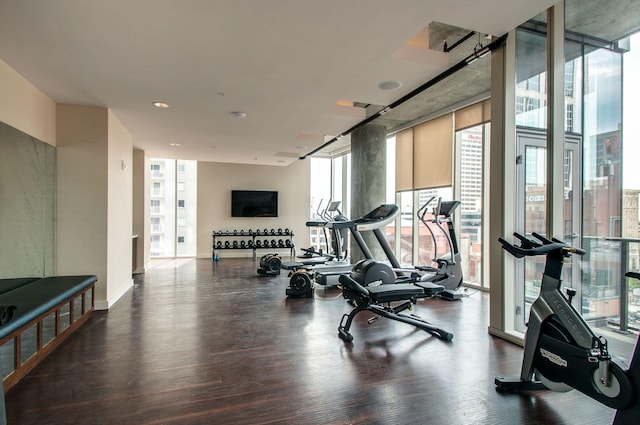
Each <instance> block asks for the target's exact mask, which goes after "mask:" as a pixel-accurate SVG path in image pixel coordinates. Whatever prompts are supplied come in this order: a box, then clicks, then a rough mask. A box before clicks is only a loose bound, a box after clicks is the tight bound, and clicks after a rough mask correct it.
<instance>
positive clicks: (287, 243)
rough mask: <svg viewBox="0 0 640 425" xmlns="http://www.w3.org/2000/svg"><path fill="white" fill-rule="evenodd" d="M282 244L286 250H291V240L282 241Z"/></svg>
mask: <svg viewBox="0 0 640 425" xmlns="http://www.w3.org/2000/svg"><path fill="white" fill-rule="evenodd" d="M284 244H285V246H286V247H287V248H291V240H289V239H287V240H286V241H284Z"/></svg>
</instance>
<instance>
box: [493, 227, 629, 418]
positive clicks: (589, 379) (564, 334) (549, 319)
mask: <svg viewBox="0 0 640 425" xmlns="http://www.w3.org/2000/svg"><path fill="white" fill-rule="evenodd" d="M514 236H515V237H516V238H517V239H518V240H519V241H520V245H519V246H517V245H514V244H511V243H509V242H507V241H506V240H504V239H502V238H499V241H500V243H501V244H502V248H504V249H505V250H506V251H507V252H509V253H510V254H511V255H513V256H514V257H516V258H522V257H525V256H535V255H545V256H546V263H545V269H544V272H543V275H542V283H541V286H540V293H539V295H538V298H536V300H535V301H534V302H533V304H532V306H531V311H530V313H529V322H528V323H527V331H526V335H525V345H524V358H523V361H522V369H521V372H520V376H519V377H515V378H504V377H497V378H496V379H495V385H496V390H497V391H498V392H513V393H515V392H521V391H530V390H537V389H545V388H548V389H551V390H555V391H569V390H571V389H573V388H575V389H577V390H578V391H580V392H582V393H584V394H586V395H587V396H589V397H591V398H593V399H594V400H597V401H599V402H600V403H602V404H604V405H606V406H608V407H611V408H613V409H617V411H616V415H615V419H614V421H613V423H614V424H615V425H627V424H629V425H630V424H637V423H639V421H640V344H639V343H638V341H636V345H635V349H634V352H633V356H632V357H631V361H630V365H629V368H628V369H624V368H623V367H622V366H621V365H620V364H619V363H618V362H616V361H614V360H613V359H612V357H611V355H610V354H609V350H608V348H607V340H606V339H605V338H604V337H602V336H596V335H595V334H594V332H593V331H592V330H591V328H590V327H589V325H588V324H587V322H586V321H585V320H584V318H583V317H582V316H581V315H580V313H578V311H577V310H576V309H575V308H574V307H573V305H572V304H571V300H572V298H573V296H574V295H575V293H576V292H575V290H572V289H569V288H568V289H567V296H565V295H564V294H563V293H562V292H561V291H560V288H561V285H562V280H561V274H562V264H563V261H564V260H565V259H566V258H568V257H570V256H571V254H577V255H584V254H585V251H583V250H582V249H580V248H575V247H571V246H568V245H566V244H564V243H563V242H562V241H560V240H558V239H555V238H554V239H551V240H549V239H547V238H545V237H544V236H542V235H539V234H537V233H533V237H534V238H535V239H536V240H532V239H529V238H527V237H525V236H522V235H520V234H518V233H514ZM626 276H628V277H633V278H636V279H637V278H640V274H639V273H636V272H628V273H627V274H626Z"/></svg>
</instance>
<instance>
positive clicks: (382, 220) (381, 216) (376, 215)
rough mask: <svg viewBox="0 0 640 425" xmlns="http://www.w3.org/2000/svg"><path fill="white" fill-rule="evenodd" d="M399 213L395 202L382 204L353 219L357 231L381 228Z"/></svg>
mask: <svg viewBox="0 0 640 425" xmlns="http://www.w3.org/2000/svg"><path fill="white" fill-rule="evenodd" d="M398 214H400V209H399V208H398V206H397V205H395V204H382V205H380V206H379V207H377V208H375V209H374V210H373V211H371V212H369V213H368V214H366V215H364V216H362V217H360V218H359V219H357V220H354V223H355V224H356V229H357V230H359V231H364V230H374V229H381V228H383V227H384V226H386V225H387V224H389V223H391V222H392V221H393V220H395V219H396V217H397V216H398Z"/></svg>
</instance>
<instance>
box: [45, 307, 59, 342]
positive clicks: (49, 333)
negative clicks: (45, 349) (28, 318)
mask: <svg viewBox="0 0 640 425" xmlns="http://www.w3.org/2000/svg"><path fill="white" fill-rule="evenodd" d="M55 336H56V314H55V313H50V314H49V315H48V316H46V317H45V318H44V319H42V345H47V343H49V341H51V340H52V339H53V338H55Z"/></svg>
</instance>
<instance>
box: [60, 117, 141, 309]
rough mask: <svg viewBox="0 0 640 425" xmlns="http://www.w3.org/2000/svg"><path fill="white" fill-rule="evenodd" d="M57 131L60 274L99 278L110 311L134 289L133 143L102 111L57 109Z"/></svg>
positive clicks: (100, 302)
mask: <svg viewBox="0 0 640 425" xmlns="http://www.w3.org/2000/svg"><path fill="white" fill-rule="evenodd" d="M56 128H57V135H56V139H57V145H58V146H57V152H58V176H57V188H58V196H57V205H58V221H57V227H56V228H57V238H56V254H57V256H56V268H57V273H58V274H63V275H64V274H84V273H86V274H96V275H97V276H98V284H97V286H96V308H97V309H107V308H109V307H110V306H111V305H113V303H115V302H116V301H117V300H118V298H119V297H120V296H122V294H123V293H124V292H125V291H126V290H127V289H128V288H129V287H130V286H131V285H132V280H131V258H132V257H131V231H132V199H131V198H132V176H131V163H132V138H131V135H130V134H129V133H128V132H127V130H126V129H125V128H124V127H123V126H122V124H120V123H119V122H118V120H117V118H116V117H115V116H114V115H113V114H112V113H111V112H110V111H108V110H107V109H105V108H98V107H88V106H77V105H58V108H57V119H56ZM123 161H124V164H125V165H126V168H125V169H123V166H122V165H123Z"/></svg>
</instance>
